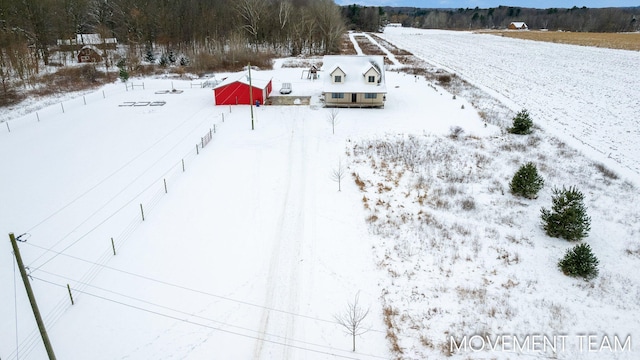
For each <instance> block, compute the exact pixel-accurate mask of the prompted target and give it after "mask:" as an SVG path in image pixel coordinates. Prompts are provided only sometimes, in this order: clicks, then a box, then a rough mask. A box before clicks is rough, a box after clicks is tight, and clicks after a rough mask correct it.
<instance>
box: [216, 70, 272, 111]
mask: <svg viewBox="0 0 640 360" xmlns="http://www.w3.org/2000/svg"><path fill="white" fill-rule="evenodd" d="M256 73H257V71H252V72H251V87H250V86H249V73H248V72H247V73H243V74H242V75H241V76H239V77H234V76H230V77H228V78H226V79H225V80H223V81H222V82H221V83H220V84H218V86H216V87H215V88H213V97H214V101H215V104H216V105H249V104H250V98H249V89H250V88H251V89H252V90H251V92H252V93H253V102H254V104H255V102H256V101H259V102H260V104H264V102H265V101H266V100H267V98H268V97H269V94H270V93H271V90H272V85H271V79H269V80H263V79H258V78H256ZM258 74H259V73H258ZM258 76H259V75H258Z"/></svg>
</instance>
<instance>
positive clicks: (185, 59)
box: [180, 56, 190, 66]
mask: <svg viewBox="0 0 640 360" xmlns="http://www.w3.org/2000/svg"><path fill="white" fill-rule="evenodd" d="M189 63H190V61H189V58H188V57H186V56H182V57H180V66H187V65H189Z"/></svg>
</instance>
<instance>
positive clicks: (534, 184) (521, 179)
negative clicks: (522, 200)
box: [509, 162, 544, 199]
mask: <svg viewBox="0 0 640 360" xmlns="http://www.w3.org/2000/svg"><path fill="white" fill-rule="evenodd" d="M543 186H544V179H543V178H542V177H541V176H540V175H538V169H537V168H536V166H535V165H534V164H533V163H532V162H528V163H526V164H524V165H522V166H520V169H518V171H516V173H515V174H514V175H513V179H511V183H510V184H509V188H510V189H511V193H512V194H513V195H519V196H523V197H526V198H528V199H535V198H536V197H538V191H540V189H542V187H543Z"/></svg>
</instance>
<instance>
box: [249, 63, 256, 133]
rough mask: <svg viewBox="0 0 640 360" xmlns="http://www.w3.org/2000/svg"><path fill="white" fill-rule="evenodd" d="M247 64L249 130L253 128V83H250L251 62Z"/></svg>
mask: <svg viewBox="0 0 640 360" xmlns="http://www.w3.org/2000/svg"><path fill="white" fill-rule="evenodd" d="M248 64H249V106H250V107H251V130H254V129H255V128H254V126H253V85H252V84H251V63H248Z"/></svg>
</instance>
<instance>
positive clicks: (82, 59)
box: [78, 45, 102, 63]
mask: <svg viewBox="0 0 640 360" xmlns="http://www.w3.org/2000/svg"><path fill="white" fill-rule="evenodd" d="M100 61H102V50H100V49H98V48H97V47H95V46H93V45H85V46H83V47H82V49H80V52H78V62H79V63H90V62H100Z"/></svg>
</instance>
